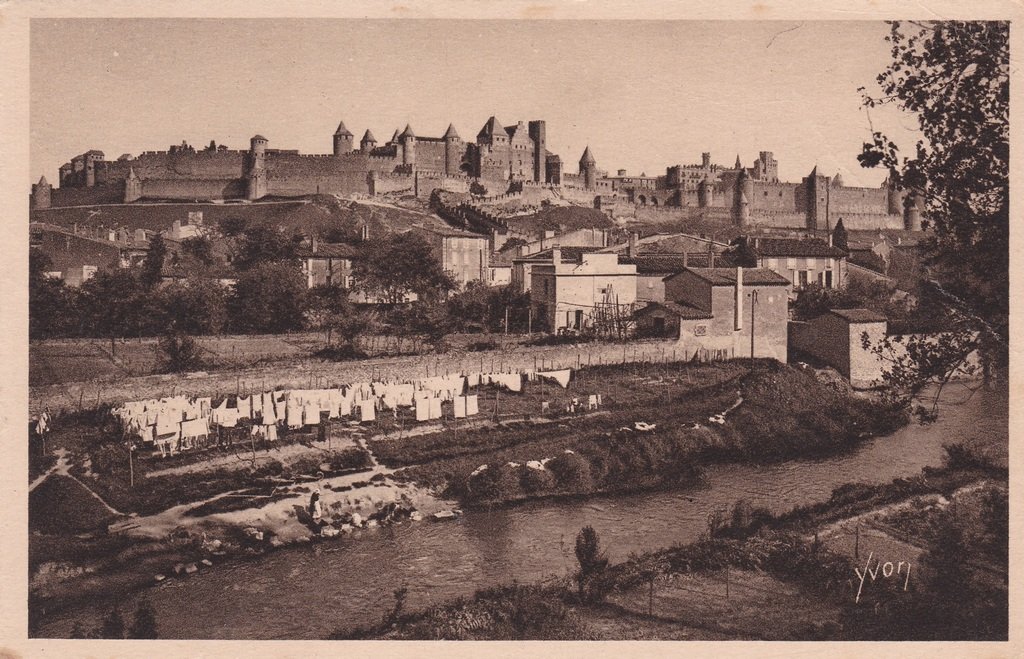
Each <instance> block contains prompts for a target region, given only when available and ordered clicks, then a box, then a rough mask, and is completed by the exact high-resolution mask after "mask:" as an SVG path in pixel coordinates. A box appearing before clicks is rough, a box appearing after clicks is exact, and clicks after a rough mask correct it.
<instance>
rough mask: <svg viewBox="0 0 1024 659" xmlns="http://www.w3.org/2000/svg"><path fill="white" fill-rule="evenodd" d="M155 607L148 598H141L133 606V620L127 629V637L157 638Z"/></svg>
mask: <svg viewBox="0 0 1024 659" xmlns="http://www.w3.org/2000/svg"><path fill="white" fill-rule="evenodd" d="M157 637H158V634H157V624H156V609H155V608H153V604H152V603H151V602H150V601H149V600H148V599H143V600H142V601H141V602H139V605H138V606H137V607H136V608H135V620H134V621H133V622H132V626H131V627H130V628H129V629H128V638H145V639H154V638H157Z"/></svg>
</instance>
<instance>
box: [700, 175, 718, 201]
mask: <svg viewBox="0 0 1024 659" xmlns="http://www.w3.org/2000/svg"><path fill="white" fill-rule="evenodd" d="M697 204H698V205H699V206H700V207H701V208H708V207H710V206H714V204H715V186H714V185H712V183H711V181H709V180H708V177H707V176H705V177H704V178H702V179H701V181H700V184H699V185H698V186H697Z"/></svg>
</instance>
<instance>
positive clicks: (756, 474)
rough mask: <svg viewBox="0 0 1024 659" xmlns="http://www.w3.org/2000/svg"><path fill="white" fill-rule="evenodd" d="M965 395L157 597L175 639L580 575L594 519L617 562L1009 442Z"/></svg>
mask: <svg viewBox="0 0 1024 659" xmlns="http://www.w3.org/2000/svg"><path fill="white" fill-rule="evenodd" d="M964 398H965V393H964V390H963V389H962V388H961V387H953V388H951V389H950V390H949V392H948V394H945V395H944V405H943V408H942V414H941V416H940V419H939V421H937V422H936V423H935V424H933V425H931V426H925V427H922V426H918V425H915V424H912V425H909V426H907V427H905V428H902V429H900V430H899V431H897V432H895V433H893V434H892V435H889V436H887V437H880V438H875V439H872V440H869V441H867V442H865V443H864V444H863V445H862V446H860V447H859V448H858V449H857V450H856V451H854V452H851V453H847V454H844V455H841V456H836V457H830V458H827V459H820V460H795V461H790V462H785V463H781V464H774V465H767V466H752V465H716V466H713V467H710V468H709V469H708V470H707V472H706V478H705V481H704V483H703V484H702V485H701V486H699V487H697V488H693V489H689V490H676V491H661V492H652V493H645V494H632V495H617V496H601V497H593V498H590V499H587V500H573V501H564V500H560V501H552V500H541V501H535V502H530V503H526V504H523V505H518V506H514V507H509V508H502V509H496V510H493V511H483V510H479V511H477V510H471V511H467V512H466V514H465V515H464V516H463V517H462V518H461V519H459V520H457V521H451V522H443V523H428V522H420V523H411V524H410V523H406V524H401V525H397V526H390V527H381V528H377V529H368V530H365V531H360V532H357V533H355V534H353V535H351V536H343V537H342V538H341V539H339V540H338V541H332V542H324V543H319V544H316V545H312V546H304V547H293V548H287V549H283V550H280V551H276V552H272V553H270V554H267V555H266V556H263V557H260V558H258V559H255V560H238V561H230V562H227V563H225V564H222V565H218V566H216V567H215V568H213V569H211V570H209V571H206V572H202V573H201V574H198V575H194V576H192V577H190V578H187V579H170V580H168V581H167V582H164V583H163V584H161V585H159V586H155V587H153V588H151V589H148V590H147V591H146V592H145V595H146V596H147V597H148V598H149V600H150V601H151V602H152V603H153V605H154V607H155V608H156V611H157V620H158V623H159V630H160V636H161V638H195V639H213V638H218V639H317V638H324V637H325V636H327V635H328V634H330V633H331V632H332V631H334V630H336V629H338V628H351V627H353V626H358V625H367V624H373V623H375V622H378V621H379V620H380V619H381V616H382V614H383V613H384V611H386V610H387V609H389V608H390V607H391V605H392V604H393V601H394V600H393V596H392V591H393V590H394V589H396V588H398V587H400V586H401V585H403V584H405V585H407V586H408V598H407V601H406V608H407V610H414V609H419V608H423V607H426V606H429V605H431V604H435V603H439V602H443V601H445V600H449V599H452V598H455V597H458V596H461V595H470V594H472V593H473V592H474V591H475V590H477V589H478V588H481V587H485V586H490V585H497V584H504V583H510V582H511V581H513V580H518V581H519V582H531V581H536V580H539V579H542V578H544V577H547V576H551V575H565V574H568V573H569V572H571V571H572V570H573V569H574V567H575V556H574V553H573V545H574V541H575V537H576V534H577V533H578V532H579V530H580V528H582V527H583V526H585V525H587V524H589V525H591V526H593V527H594V528H595V529H596V530H597V532H598V534H599V536H600V539H601V544H602V546H603V547H604V548H605V549H606V551H607V553H608V557H609V558H610V559H611V561H612V562H618V561H622V560H624V559H625V558H626V557H627V556H628V555H629V554H630V553H633V552H636V553H641V552H645V551H651V550H654V549H658V548H661V547H667V546H670V545H673V544H676V543H686V542H690V541H693V540H695V539H697V538H698V536H699V535H700V534H701V533H702V532H703V531H704V530H705V529H706V527H707V518H708V514H709V513H711V512H713V511H715V510H718V509H722V508H725V507H727V506H729V505H731V504H732V503H733V502H735V501H736V500H737V499H740V498H743V499H747V500H748V501H750V502H751V503H752V504H754V505H758V506H766V507H768V508H770V509H772V510H773V511H777V512H781V511H785V510H788V509H790V508H792V507H793V506H796V505H800V504H807V503H814V502H817V501H823V500H826V499H827V498H828V497H829V496H830V494H831V492H832V490H833V489H834V488H835V487H837V486H839V485H842V484H844V483H849V482H862V483H870V484H880V483H887V482H889V481H891V480H892V479H894V478H897V477H905V476H911V475H915V474H917V473H919V472H920V470H921V468H922V467H925V466H937V465H939V464H940V463H941V461H942V456H943V450H942V445H943V444H944V443H949V442H955V441H968V442H974V443H978V444H980V445H984V446H1000V441H998V440H996V441H993V438H999V437H1003V438H1005V437H1006V433H1007V408H1006V397H1005V396H1003V395H999V394H995V393H988V392H978V393H977V394H976V395H975V396H974V397H973V398H970V399H969V400H967V401H966V402H963V399H964ZM957 399H960V400H957ZM1002 446H1004V447H1005V439H1004V440H1002ZM1004 450H1005V449H1004ZM140 596H141V594H135V595H132V596H129V597H128V598H126V600H124V601H122V602H121V610H122V612H124V613H126V614H130V613H131V611H133V610H134V607H135V601H136V600H137V599H138V598H139V597H140ZM104 606H105V607H106V606H109V604H105V605H104ZM101 613H102V609H99V608H97V610H88V609H78V610H70V611H64V612H62V613H60V614H57V615H55V616H53V617H52V618H50V619H48V620H47V621H45V622H44V623H43V626H42V629H41V630H40V632H41V634H40V635H42V636H66V635H67V634H68V633H69V631H70V628H71V625H72V624H73V622H74V620H76V619H84V620H86V621H88V622H89V623H90V624H91V623H92V622H93V621H94V620H96V619H97V618H98V616H99V615H100V614H101Z"/></svg>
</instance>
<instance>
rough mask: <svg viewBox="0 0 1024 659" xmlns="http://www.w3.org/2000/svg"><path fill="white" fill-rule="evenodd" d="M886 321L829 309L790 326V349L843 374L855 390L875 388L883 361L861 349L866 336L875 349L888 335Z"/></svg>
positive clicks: (866, 312)
mask: <svg viewBox="0 0 1024 659" xmlns="http://www.w3.org/2000/svg"><path fill="white" fill-rule="evenodd" d="M888 327H889V326H888V321H887V320H886V318H885V316H883V315H882V314H880V313H877V312H874V311H870V310H868V309H832V310H831V311H829V312H828V313H825V314H822V315H821V316H818V317H817V318H815V319H813V320H811V321H808V322H797V321H794V322H791V323H790V324H789V345H790V351H791V352H793V353H797V354H800V353H803V354H805V355H807V356H808V357H811V358H813V359H815V360H818V361H821V362H823V363H825V364H827V365H829V366H831V367H833V368H835V369H836V370H837V371H839V372H840V373H842V374H843V376H845V377H846V378H848V379H849V380H850V384H851V385H853V386H854V387H856V388H866V387H871V386H874V385H875V384H877V383H879V382H880V381H881V379H882V366H883V364H882V360H881V358H880V357H879V356H878V355H876V354H875V353H874V352H872V351H871V350H870V348H865V347H864V342H863V337H864V336H865V335H866V336H867V338H868V340H869V341H870V342H871V343H874V344H876V345H877V343H878V342H879V341H881V340H882V339H883V338H885V335H886V333H887V332H888Z"/></svg>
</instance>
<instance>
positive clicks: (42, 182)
mask: <svg viewBox="0 0 1024 659" xmlns="http://www.w3.org/2000/svg"><path fill="white" fill-rule="evenodd" d="M39 185H50V184H49V183H47V181H46V177H45V176H40V177H39Z"/></svg>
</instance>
